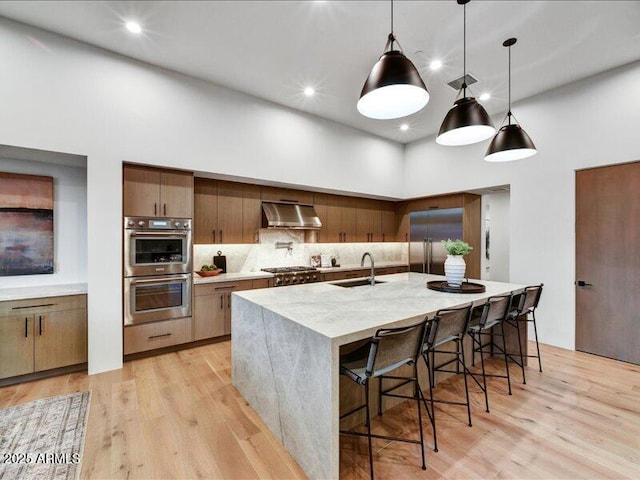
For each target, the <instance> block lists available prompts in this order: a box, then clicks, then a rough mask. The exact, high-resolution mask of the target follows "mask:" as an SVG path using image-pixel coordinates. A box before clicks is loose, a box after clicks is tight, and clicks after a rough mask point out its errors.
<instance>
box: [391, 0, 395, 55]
mask: <svg viewBox="0 0 640 480" xmlns="http://www.w3.org/2000/svg"><path fill="white" fill-rule="evenodd" d="M389 39H390V40H391V50H393V42H395V40H396V36H395V35H394V34H393V0H391V33H390V34H389Z"/></svg>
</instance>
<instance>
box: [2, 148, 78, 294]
mask: <svg viewBox="0 0 640 480" xmlns="http://www.w3.org/2000/svg"><path fill="white" fill-rule="evenodd" d="M0 172H10V173H26V174H30V175H46V176H50V177H53V212H54V214H53V233H54V241H53V246H54V273H53V274H50V275H20V276H16V277H0V288H3V287H30V286H33V285H52V284H60V283H84V282H86V281H87V170H86V168H77V167H70V166H65V165H55V164H51V163H43V162H33V161H26V160H13V159H9V158H1V157H0Z"/></svg>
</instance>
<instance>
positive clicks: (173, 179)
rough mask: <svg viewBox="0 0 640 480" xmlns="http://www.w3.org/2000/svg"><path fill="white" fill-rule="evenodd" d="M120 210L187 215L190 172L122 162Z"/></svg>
mask: <svg viewBox="0 0 640 480" xmlns="http://www.w3.org/2000/svg"><path fill="white" fill-rule="evenodd" d="M123 190H124V191H123V194H124V199H123V204H124V205H123V206H124V208H123V211H124V215H125V216H128V217H169V218H191V217H192V216H193V174H192V173H191V172H182V171H178V170H166V169H159V168H151V167H144V166H140V165H125V166H124V186H123Z"/></svg>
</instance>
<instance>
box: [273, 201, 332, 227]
mask: <svg viewBox="0 0 640 480" xmlns="http://www.w3.org/2000/svg"><path fill="white" fill-rule="evenodd" d="M262 227H263V228H297V229H305V230H307V229H319V228H322V222H321V221H320V218H318V214H317V213H316V210H315V208H313V205H303V204H299V203H294V202H262Z"/></svg>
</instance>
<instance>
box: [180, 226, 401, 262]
mask: <svg viewBox="0 0 640 480" xmlns="http://www.w3.org/2000/svg"><path fill="white" fill-rule="evenodd" d="M277 242H283V243H288V242H291V248H290V249H289V248H286V247H284V246H283V248H276V243H277ZM218 251H221V252H222V255H226V257H227V271H228V272H257V271H259V270H260V269H261V268H267V267H289V266H294V265H310V264H311V256H312V255H330V256H332V257H334V258H335V259H336V262H337V263H338V264H340V265H359V264H360V259H361V258H362V254H363V253H364V252H370V253H371V254H372V255H373V256H374V258H375V260H376V262H399V263H408V251H407V244H406V243H404V242H385V243H304V231H301V230H268V229H261V230H260V243H259V244H243V245H230V244H224V245H194V248H193V253H194V264H193V266H194V269H195V270H199V269H200V266H201V265H203V264H205V263H207V264H209V263H212V262H213V256H214V255H216V254H217V252H218Z"/></svg>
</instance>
